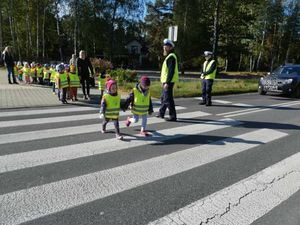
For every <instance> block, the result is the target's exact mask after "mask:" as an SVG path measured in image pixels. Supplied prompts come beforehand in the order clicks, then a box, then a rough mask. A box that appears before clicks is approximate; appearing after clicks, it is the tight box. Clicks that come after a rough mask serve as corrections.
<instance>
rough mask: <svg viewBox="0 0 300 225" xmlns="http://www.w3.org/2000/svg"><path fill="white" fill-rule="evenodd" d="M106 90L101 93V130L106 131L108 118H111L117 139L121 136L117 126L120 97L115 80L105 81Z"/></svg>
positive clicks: (120, 138) (121, 137)
mask: <svg viewBox="0 0 300 225" xmlns="http://www.w3.org/2000/svg"><path fill="white" fill-rule="evenodd" d="M106 90H107V93H105V94H104V95H103V97H102V101H101V106H100V118H103V123H102V130H101V132H102V133H105V132H106V125H107V123H108V122H109V121H110V120H112V121H113V122H114V126H115V131H116V138H117V139H118V140H122V139H123V136H122V135H121V134H120V127H119V113H120V104H121V97H120V95H119V94H118V91H117V83H116V81H114V80H112V79H110V80H108V81H107V82H106Z"/></svg>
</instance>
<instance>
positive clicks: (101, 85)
mask: <svg viewBox="0 0 300 225" xmlns="http://www.w3.org/2000/svg"><path fill="white" fill-rule="evenodd" d="M105 83H106V79H105V78H101V76H99V77H98V87H99V90H100V91H104V90H105Z"/></svg>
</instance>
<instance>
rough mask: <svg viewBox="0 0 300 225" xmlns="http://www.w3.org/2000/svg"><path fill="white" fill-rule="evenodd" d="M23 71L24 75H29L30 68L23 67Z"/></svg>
mask: <svg viewBox="0 0 300 225" xmlns="http://www.w3.org/2000/svg"><path fill="white" fill-rule="evenodd" d="M23 73H24V75H25V76H30V68H26V67H23Z"/></svg>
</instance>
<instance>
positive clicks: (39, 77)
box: [36, 63, 44, 85]
mask: <svg viewBox="0 0 300 225" xmlns="http://www.w3.org/2000/svg"><path fill="white" fill-rule="evenodd" d="M36 76H37V80H38V82H39V84H40V85H43V84H44V83H43V66H42V64H41V63H37V64H36Z"/></svg>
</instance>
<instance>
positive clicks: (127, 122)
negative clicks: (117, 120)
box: [125, 117, 131, 127]
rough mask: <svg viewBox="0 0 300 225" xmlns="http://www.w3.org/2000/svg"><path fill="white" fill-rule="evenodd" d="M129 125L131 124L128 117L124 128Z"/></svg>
mask: <svg viewBox="0 0 300 225" xmlns="http://www.w3.org/2000/svg"><path fill="white" fill-rule="evenodd" d="M130 124H131V122H130V117H127V120H126V122H125V125H126V127H129V126H130Z"/></svg>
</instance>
